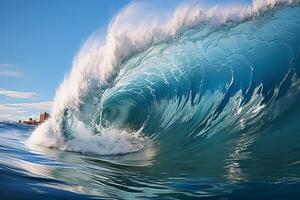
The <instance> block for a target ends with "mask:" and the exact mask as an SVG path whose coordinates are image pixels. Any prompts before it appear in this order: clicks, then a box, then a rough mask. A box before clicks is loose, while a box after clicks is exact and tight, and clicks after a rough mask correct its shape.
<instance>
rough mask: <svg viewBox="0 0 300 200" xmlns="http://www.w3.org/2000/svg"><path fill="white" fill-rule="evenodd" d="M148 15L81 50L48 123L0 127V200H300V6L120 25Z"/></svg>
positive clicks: (128, 12) (125, 13)
mask: <svg viewBox="0 0 300 200" xmlns="http://www.w3.org/2000/svg"><path fill="white" fill-rule="evenodd" d="M140 7H141V6H140V3H139V2H136V3H132V4H130V5H129V6H128V7H126V8H125V9H124V10H122V11H121V12H120V13H119V14H118V15H117V16H116V17H115V18H114V19H113V21H112V23H111V24H110V26H109V32H108V34H107V36H106V39H105V42H103V41H102V40H99V38H98V37H95V36H94V35H92V36H91V37H90V38H89V39H88V40H87V42H86V43H85V44H84V45H83V47H82V49H81V50H80V51H79V53H78V54H77V56H76V57H75V58H74V61H73V68H72V71H71V73H70V75H69V76H68V77H66V78H65V80H64V81H63V83H62V84H61V85H60V88H59V89H58V91H57V94H56V96H55V98H54V106H53V109H52V112H51V118H50V119H49V120H47V121H46V122H45V123H43V124H41V125H40V126H37V127H35V126H28V125H24V124H19V123H14V122H9V121H8V122H0V199H300V180H299V178H300V135H299V134H300V124H299V119H300V100H299V99H300V98H299V97H300V4H299V1H287V0H270V1H260V0H256V1H253V2H252V4H251V5H231V4H230V5H220V6H218V7H201V6H200V5H198V4H196V5H195V4H193V3H190V2H187V3H184V4H183V5H181V6H179V7H177V8H176V9H175V10H174V11H172V13H171V15H167V16H168V17H166V16H164V20H162V19H159V20H158V22H159V23H157V22H156V21H155V19H151V18H150V19H148V18H147V19H145V20H144V21H143V20H142V19H139V20H140V21H139V23H138V25H137V24H136V23H128V24H124V21H127V22H128V21H130V20H134V19H136V18H135V17H134V13H139V9H140ZM142 11H143V9H142ZM129 19H130V20H129ZM152 20H153V21H152Z"/></svg>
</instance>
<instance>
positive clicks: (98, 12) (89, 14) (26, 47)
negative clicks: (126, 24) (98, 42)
mask: <svg viewBox="0 0 300 200" xmlns="http://www.w3.org/2000/svg"><path fill="white" fill-rule="evenodd" d="M128 2H129V1H127V0H118V1H113V2H111V1H109V0H101V1H99V0H88V1H84V0H72V1H67V0H43V1H40V0H26V1H24V0H0V121H2V120H17V119H23V118H24V117H28V116H32V115H36V114H38V112H40V111H44V110H49V109H50V106H51V101H52V99H53V97H54V95H55V91H56V89H57V87H58V86H59V83H60V82H61V81H62V80H63V79H64V76H65V75H66V74H68V72H69V71H70V69H71V65H72V60H73V57H74V55H75V54H76V52H78V50H79V49H80V46H81V45H82V44H83V42H84V41H85V40H86V39H87V38H88V36H89V35H90V34H91V33H93V32H95V31H97V30H99V29H100V30H101V29H102V30H105V29H106V27H107V25H108V23H109V22H110V20H111V18H112V17H113V16H114V15H116V13H117V12H118V11H119V10H120V9H121V8H123V7H124V6H125V5H126V4H128Z"/></svg>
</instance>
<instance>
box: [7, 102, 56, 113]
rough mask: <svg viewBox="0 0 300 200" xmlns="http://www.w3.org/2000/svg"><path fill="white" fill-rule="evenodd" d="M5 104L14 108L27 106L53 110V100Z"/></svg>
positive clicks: (28, 107)
mask: <svg viewBox="0 0 300 200" xmlns="http://www.w3.org/2000/svg"><path fill="white" fill-rule="evenodd" d="M4 106H9V107H12V108H15V107H17V108H27V109H36V110H46V111H49V110H51V107H52V101H44V102H37V103H11V104H4Z"/></svg>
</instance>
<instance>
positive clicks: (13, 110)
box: [0, 101, 52, 121]
mask: <svg viewBox="0 0 300 200" xmlns="http://www.w3.org/2000/svg"><path fill="white" fill-rule="evenodd" d="M51 107H52V101H44V102H33V103H11V104H0V121H7V120H12V121H18V120H24V119H27V118H28V117H33V116H37V114H39V112H44V111H47V112H49V111H50V110H51Z"/></svg>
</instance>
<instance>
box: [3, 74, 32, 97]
mask: <svg viewBox="0 0 300 200" xmlns="http://www.w3.org/2000/svg"><path fill="white" fill-rule="evenodd" d="M0 75H1V72H0ZM35 95H37V93H35V92H18V91H13V90H5V89H1V88H0V96H6V97H11V98H20V99H27V98H32V97H33V96H35Z"/></svg>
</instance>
